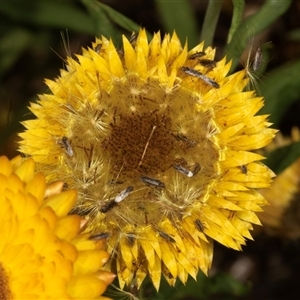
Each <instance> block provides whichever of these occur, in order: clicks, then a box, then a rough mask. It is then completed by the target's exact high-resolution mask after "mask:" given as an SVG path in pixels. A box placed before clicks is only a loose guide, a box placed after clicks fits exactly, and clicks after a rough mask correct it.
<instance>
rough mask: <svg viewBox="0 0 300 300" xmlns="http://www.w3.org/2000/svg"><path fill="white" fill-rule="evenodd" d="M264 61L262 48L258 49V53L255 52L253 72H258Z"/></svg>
mask: <svg viewBox="0 0 300 300" xmlns="http://www.w3.org/2000/svg"><path fill="white" fill-rule="evenodd" d="M262 60H263V54H262V51H261V48H260V47H258V48H257V50H256V52H255V55H254V60H253V63H252V69H253V71H257V70H258V69H259V68H260V66H261V63H262Z"/></svg>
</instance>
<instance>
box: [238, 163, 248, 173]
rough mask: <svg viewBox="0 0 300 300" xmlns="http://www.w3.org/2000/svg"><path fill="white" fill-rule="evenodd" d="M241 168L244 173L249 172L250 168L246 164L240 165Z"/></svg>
mask: <svg viewBox="0 0 300 300" xmlns="http://www.w3.org/2000/svg"><path fill="white" fill-rule="evenodd" d="M240 168H241V171H242V173H243V174H245V175H246V174H247V172H248V168H247V166H245V165H242V166H240Z"/></svg>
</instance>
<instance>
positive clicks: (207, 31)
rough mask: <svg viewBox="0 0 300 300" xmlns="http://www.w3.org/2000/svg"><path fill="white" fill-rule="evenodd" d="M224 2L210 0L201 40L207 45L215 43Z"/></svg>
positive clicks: (221, 0)
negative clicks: (214, 39)
mask: <svg viewBox="0 0 300 300" xmlns="http://www.w3.org/2000/svg"><path fill="white" fill-rule="evenodd" d="M222 3H223V0H218V1H215V0H209V3H208V7H207V9H206V13H205V18H204V22H203V26H202V31H201V41H204V42H205V45H206V46H210V45H212V44H213V38H214V35H215V31H216V26H217V23H218V19H219V15H220V11H221V7H222Z"/></svg>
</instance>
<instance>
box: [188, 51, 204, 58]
mask: <svg viewBox="0 0 300 300" xmlns="http://www.w3.org/2000/svg"><path fill="white" fill-rule="evenodd" d="M204 55H206V53H205V52H204V51H199V52H195V53H194V54H191V55H190V56H189V57H188V59H196V58H199V57H202V56H204Z"/></svg>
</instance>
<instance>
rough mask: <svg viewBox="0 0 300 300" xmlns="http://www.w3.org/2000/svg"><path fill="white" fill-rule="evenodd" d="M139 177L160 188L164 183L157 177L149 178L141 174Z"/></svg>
mask: <svg viewBox="0 0 300 300" xmlns="http://www.w3.org/2000/svg"><path fill="white" fill-rule="evenodd" d="M140 179H141V180H142V181H143V182H144V183H146V184H148V185H153V186H156V187H160V188H164V187H165V184H164V183H163V182H161V181H160V180H158V179H154V178H150V177H147V176H141V177H140Z"/></svg>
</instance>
